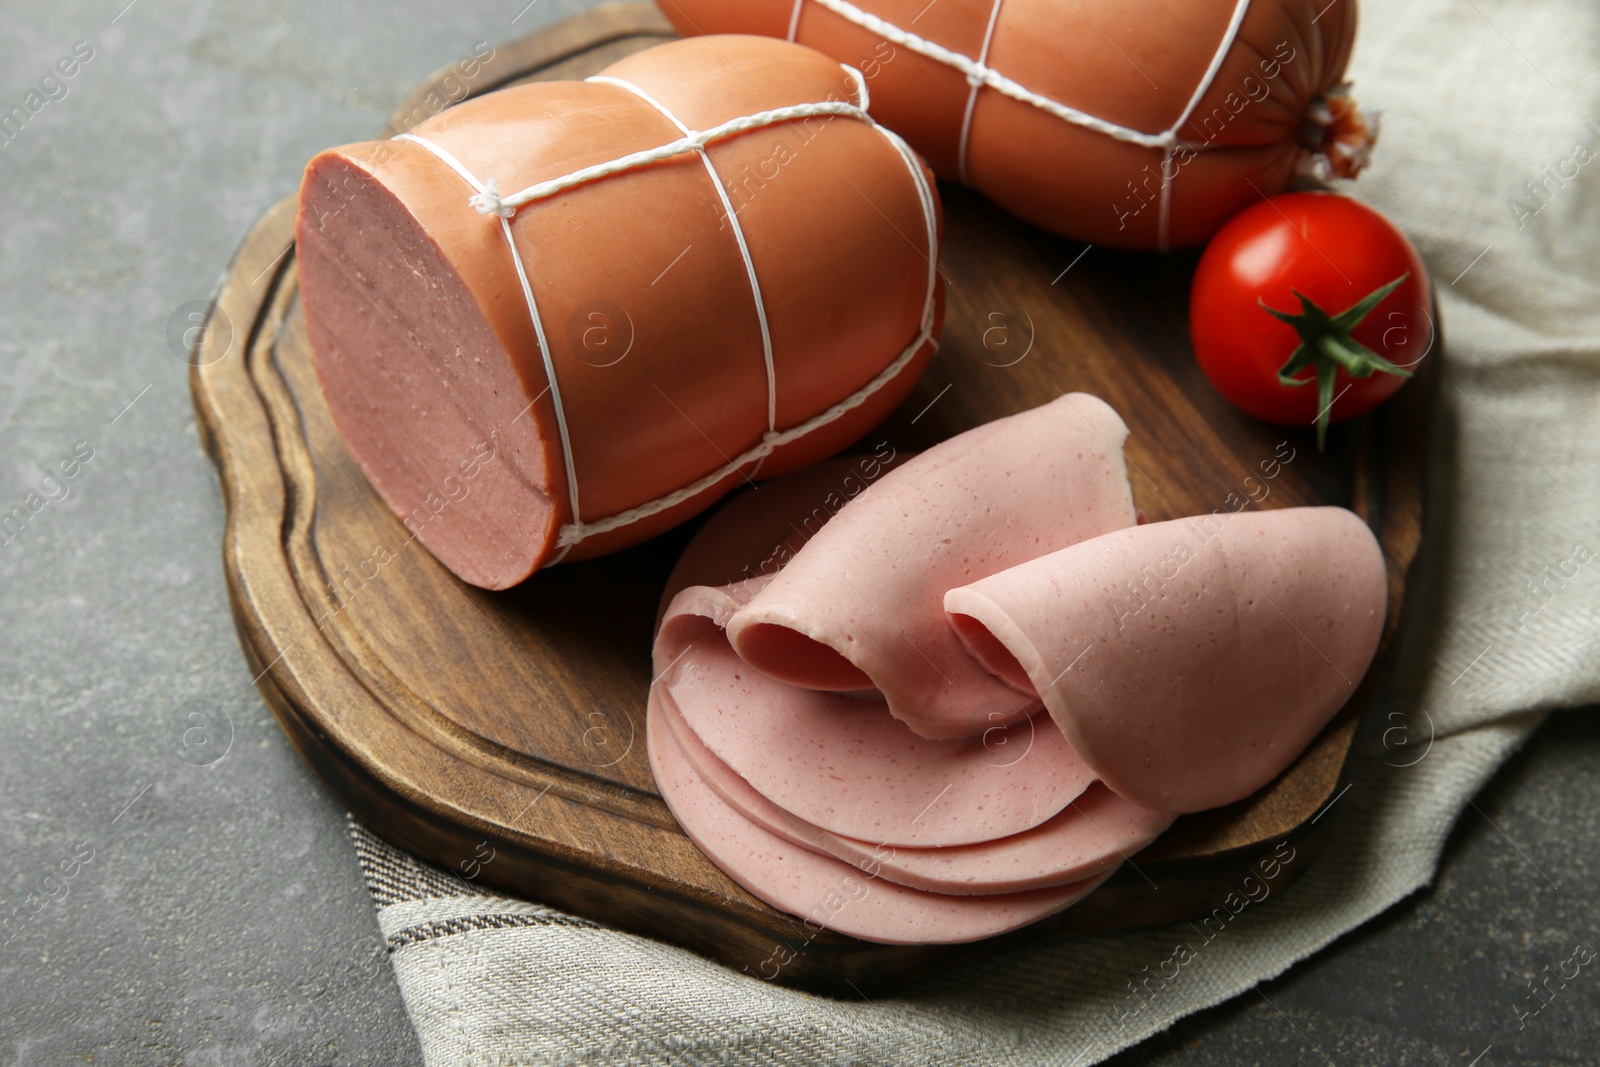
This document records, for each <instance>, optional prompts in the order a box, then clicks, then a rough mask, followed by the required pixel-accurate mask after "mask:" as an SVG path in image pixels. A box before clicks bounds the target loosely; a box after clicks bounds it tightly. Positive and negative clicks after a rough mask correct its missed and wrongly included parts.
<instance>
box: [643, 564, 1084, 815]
mask: <svg viewBox="0 0 1600 1067" xmlns="http://www.w3.org/2000/svg"><path fill="white" fill-rule="evenodd" d="M775 580H776V579H765V578H756V579H750V580H748V581H746V582H743V583H739V584H736V585H734V586H728V587H723V588H721V589H709V588H707V587H704V586H693V587H691V588H689V589H685V590H684V591H683V592H681V593H679V594H678V595H677V596H676V597H674V598H673V601H672V604H671V605H670V606H669V607H668V609H667V615H666V618H665V620H664V621H663V622H662V624H661V630H660V632H659V633H658V635H657V638H656V644H655V672H656V680H655V682H654V683H653V687H665V689H666V690H667V692H668V693H670V694H671V696H672V699H673V702H674V703H675V705H676V706H677V709H678V711H679V712H680V713H681V715H682V716H683V719H684V721H685V722H686V723H687V724H688V726H689V728H690V729H692V730H693V731H694V733H695V734H696V735H697V736H698V737H699V738H700V739H701V740H702V741H704V742H705V744H706V746H707V747H708V748H709V749H711V751H712V752H714V753H715V754H716V756H717V758H718V759H720V760H722V761H723V762H724V763H726V764H727V765H728V766H729V767H731V768H732V769H733V770H734V771H735V772H736V773H737V774H739V775H740V776H741V777H743V778H744V779H745V780H746V781H747V782H749V783H750V785H751V786H753V787H754V788H755V789H756V790H757V791H758V792H759V793H761V795H763V796H764V797H766V798H767V799H768V800H770V801H772V802H773V803H774V804H776V805H778V806H779V807H781V808H784V809H785V810H787V811H789V812H792V813H793V814H795V815H797V816H799V817H800V818H802V819H804V820H806V821H807V822H810V823H813V824H815V825H817V826H820V827H822V828H824V829H827V830H830V831H832V832H834V833H836V834H841V835H843V836H846V837H853V838H857V839H859V840H862V841H872V842H876V843H882V844H889V845H895V846H902V845H904V846H913V847H943V846H949V845H967V844H973V843H976V842H980V841H988V840H991V839H993V838H997V837H1006V836H1009V835H1011V834H1015V833H1021V832H1022V831H1024V830H1028V829H1031V828H1032V827H1035V826H1038V825H1039V824H1040V823H1042V822H1045V821H1046V820H1047V819H1049V818H1051V817H1052V816H1053V815H1055V814H1056V813H1057V812H1059V811H1061V809H1062V808H1064V807H1066V806H1067V805H1068V804H1069V803H1071V802H1072V801H1073V800H1074V799H1076V798H1077V797H1078V796H1080V795H1081V794H1082V793H1083V791H1084V790H1085V789H1087V788H1088V786H1089V783H1090V782H1091V781H1092V780H1093V778H1094V776H1093V774H1091V773H1090V771H1089V769H1088V767H1087V766H1085V765H1084V762H1083V761H1082V760H1081V759H1079V758H1078V756H1077V755H1076V754H1075V753H1074V752H1073V751H1072V748H1071V746H1069V745H1068V744H1067V742H1066V739H1065V738H1064V737H1063V736H1062V735H1061V733H1060V731H1058V730H1056V729H1054V728H1051V727H1048V726H1046V725H1042V724H1041V725H1040V726H1036V725H1035V724H1034V722H1033V721H1031V720H1028V721H1023V722H1021V723H1016V724H1013V725H1010V726H1000V725H994V726H991V728H990V729H989V730H988V731H986V732H985V733H984V734H982V735H979V736H975V737H971V738H964V739H957V740H945V741H938V740H929V739H927V738H923V737H918V736H917V735H916V734H914V733H912V732H911V730H909V729H908V728H907V727H906V725H905V724H904V723H901V722H898V721H897V720H895V719H894V718H893V717H892V716H890V715H889V714H888V712H887V710H886V709H885V707H884V705H883V703H882V702H881V701H878V700H874V699H862V698H857V697H853V696H846V695H843V694H839V693H826V692H820V691H817V690H812V689H802V688H800V687H798V686H793V685H789V684H788V683H786V682H783V681H780V680H778V679H776V678H773V677H770V676H769V675H766V674H763V673H762V672H761V671H759V670H756V669H753V668H752V667H751V666H750V665H749V664H747V663H745V662H744V661H743V660H741V659H740V658H739V656H738V655H737V654H736V653H735V652H734V651H733V649H732V648H730V647H729V645H728V641H727V637H726V635H725V634H724V632H723V631H722V629H721V628H720V623H721V621H722V620H725V619H727V618H729V617H731V616H732V615H733V614H734V613H735V612H737V611H738V610H740V607H741V603H742V601H743V600H744V598H745V597H747V596H750V594H751V591H752V590H756V592H755V593H754V595H755V597H759V596H760V593H761V591H764V590H762V589H761V586H762V583H763V582H766V583H768V584H770V582H771V581H775ZM752 602H753V601H752ZM1019 752H1021V753H1023V754H1022V755H1021V756H1020V757H1019V756H1018V755H1017V754H1018V753H1019Z"/></svg>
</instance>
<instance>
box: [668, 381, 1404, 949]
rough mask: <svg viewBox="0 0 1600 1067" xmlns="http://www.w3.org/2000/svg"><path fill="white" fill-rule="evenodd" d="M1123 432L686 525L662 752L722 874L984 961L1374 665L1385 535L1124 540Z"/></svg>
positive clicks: (1326, 515) (1268, 768)
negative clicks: (697, 526) (981, 947)
mask: <svg viewBox="0 0 1600 1067" xmlns="http://www.w3.org/2000/svg"><path fill="white" fill-rule="evenodd" d="M1127 434H1128V430H1127V427H1126V425H1124V423H1123V422H1122V420H1121V418H1119V417H1118V415H1117V414H1116V412H1115V411H1113V410H1112V409H1111V408H1110V407H1109V406H1108V405H1107V404H1105V403H1104V402H1103V401H1101V400H1099V399H1097V398H1095V397H1092V396H1087V395H1084V394H1078V393H1074V394H1068V395H1065V396H1062V397H1060V398H1059V399H1057V400H1054V401H1052V402H1051V403H1048V404H1045V405H1043V406H1041V407H1038V408H1034V409H1032V410H1030V411H1025V412H1023V413H1021V414H1018V415H1013V416H1011V417H1009V418H1004V419H1000V420H998V421H995V422H991V423H987V424H985V425H983V426H980V427H978V428H977V429H974V430H971V431H969V432H967V433H964V434H961V435H959V436H957V437H954V438H951V439H950V440H948V441H945V442H944V443H942V444H940V445H938V446H936V447H934V448H932V449H930V450H928V451H927V452H923V453H920V454H918V455H916V456H913V457H911V458H909V459H906V460H904V461H902V462H899V463H894V462H893V461H892V460H891V459H888V458H885V457H882V456H881V455H880V456H879V457H874V458H872V459H869V460H837V461H834V462H831V463H828V464H823V465H821V466H819V467H814V468H811V469H810V470H807V471H804V472H801V473H800V474H796V475H792V476H789V477H787V478H783V479H779V480H776V481H773V482H769V483H764V484H763V485H762V486H761V487H760V488H759V489H755V490H751V491H748V492H746V493H745V494H744V495H743V496H741V497H738V498H736V499H735V500H733V501H732V502H731V503H730V504H729V505H728V506H727V507H725V508H723V509H722V510H721V511H720V512H719V513H718V514H717V515H716V516H715V517H714V518H713V519H712V520H711V521H710V522H709V523H708V524H707V525H706V526H705V527H704V528H703V529H702V531H701V532H700V533H699V534H698V535H697V536H696V538H695V540H694V541H693V542H691V544H690V546H689V548H688V549H687V550H686V552H685V554H684V556H683V558H682V559H681V560H680V561H679V563H678V566H677V568H676V570H675V571H674V573H673V576H672V578H671V580H670V581H669V584H668V588H667V591H666V594H665V598H664V607H663V610H662V617H661V621H660V624H659V626H658V629H657V633H656V640H655V646H654V657H655V676H656V680H655V682H654V683H653V684H652V686H651V689H650V705H649V730H648V736H649V749H650V761H651V767H652V768H653V770H654V772H655V776H656V780H657V783H658V784H659V786H660V788H661V792H662V795H663V797H665V799H666V801H667V804H668V805H669V806H670V807H671V809H672V812H673V814H674V816H675V817H676V818H677V820H678V822H679V823H680V824H681V825H682V827H683V829H684V830H685V832H687V833H688V835H689V836H690V837H691V838H692V839H693V840H694V841H695V843H696V844H697V845H698V846H699V847H700V848H701V849H702V850H703V851H704V852H705V853H706V854H707V855H708V856H709V857H710V858H711V859H712V861H713V862H715V863H716V864H717V865H718V866H719V867H721V868H722V869H723V870H724V871H726V872H727V873H728V874H729V875H730V876H731V877H732V878H733V879H734V880H736V881H737V882H739V883H740V884H741V885H743V886H744V887H745V888H746V889H748V890H749V891H750V892H751V893H753V894H755V895H756V896H757V897H760V898H761V899H762V900H765V901H766V902H768V903H769V904H771V905H773V906H774V907H776V908H779V909H781V910H783V911H786V912H790V913H792V914H795V915H799V916H802V917H804V918H807V919H809V920H811V921H812V922H815V923H817V924H818V925H820V926H824V927H827V928H829V929H832V930H835V931H837V932H840V933H844V934H848V935H851V936H855V937H859V938H864V939H866V940H871V941H880V942H887V943H897V944H920V943H936V942H958V941H971V940H976V939H978V938H983V937H988V936H991V935H994V934H998V933H1002V932H1004V931H1006V930H1011V929H1015V928H1016V927H1019V926H1023V925H1025V924H1027V923H1030V922H1033V921H1035V920H1037V919H1039V918H1041V917H1043V916H1045V915H1048V914H1051V913H1053V912H1056V911H1059V910H1061V909H1063V908H1066V907H1068V906H1070V905H1071V904H1073V903H1075V902H1077V901H1079V900H1081V899H1083V897H1084V896H1086V895H1087V894H1089V893H1090V892H1092V891H1093V890H1094V889H1095V888H1096V887H1097V886H1098V885H1099V884H1100V883H1102V882H1103V881H1105V880H1106V879H1107V878H1109V877H1110V876H1111V874H1112V873H1113V872H1114V871H1115V870H1116V869H1117V867H1118V866H1119V865H1120V864H1121V863H1122V862H1123V861H1124V860H1126V859H1127V858H1128V857H1129V856H1131V855H1132V854H1133V853H1135V852H1137V851H1138V850H1139V849H1141V848H1143V847H1145V846H1146V845H1148V844H1149V843H1150V842H1151V841H1153V840H1154V839H1155V838H1156V837H1157V836H1158V835H1159V834H1160V833H1161V832H1162V831H1163V830H1165V829H1166V828H1167V826H1168V825H1170V824H1171V822H1172V820H1173V819H1174V818H1175V817H1176V816H1178V815H1179V814H1182V813H1185V812H1191V811H1199V810H1202V809H1205V808H1211V807H1217V806H1220V805H1223V804H1228V803H1231V802H1233V801H1235V800H1238V799H1241V798H1243V797H1245V796H1248V795H1249V794H1250V793H1252V792H1254V791H1255V790H1256V789H1258V788H1260V787H1261V786H1263V785H1265V784H1266V783H1267V782H1269V781H1271V780H1272V779H1273V778H1274V777H1276V776H1277V775H1278V774H1279V773H1280V772H1282V771H1283V770H1284V769H1285V768H1286V767H1288V766H1289V764H1290V763H1291V762H1293V760H1294V758H1295V757H1296V756H1297V755H1298V754H1299V753H1300V752H1301V751H1302V750H1303V749H1304V748H1305V747H1306V745H1307V744H1309V743H1310V741H1311V740H1312V738H1314V737H1315V736H1316V734H1317V733H1318V731H1320V730H1321V729H1322V727H1323V725H1324V724H1326V722H1327V721H1328V720H1329V719H1330V718H1331V717H1332V716H1333V715H1334V713H1335V712H1337V711H1338V709H1339V708H1340V707H1341V706H1342V705H1343V704H1344V702H1345V701H1346V700H1347V699H1349V697H1350V696H1351V694H1352V693H1353V692H1354V689H1355V686H1356V684H1357V683H1359V681H1360V680H1361V677H1362V675H1363V674H1364V673H1365V672H1366V670H1367V668H1368V666H1369V665H1370V663H1371V661H1372V657H1373V655H1374V653H1375V651H1376V649H1377V645H1378V640H1379V637H1380V634H1381V632H1382V628H1383V621H1384V613H1385V606H1386V582H1385V572H1384V563H1383V558H1382V554H1381V552H1380V550H1379V548H1378V545H1377V542H1376V541H1375V539H1374V538H1373V536H1372V534H1371V532H1370V531H1369V530H1368V529H1367V527H1366V525H1365V524H1364V523H1363V522H1362V521H1361V520H1360V519H1359V518H1357V517H1356V516H1355V515H1353V514H1352V513H1350V512H1348V511H1346V510H1344V509H1342V508H1323V507H1318V508H1285V509H1278V510H1273V511H1265V512H1238V513H1235V512H1230V511H1220V512H1216V513H1212V514H1210V515H1206V516H1197V517H1194V518H1187V519H1178V520H1173V521H1170V522H1158V523H1141V522H1140V521H1139V518H1138V512H1137V511H1136V509H1135V506H1134V502H1133V494H1132V491H1131V489H1130V486H1129V482H1128V476H1127V468H1126V463H1125V461H1124V459H1123V443H1124V441H1125V440H1126V438H1127ZM869 482H870V484H868V483H869Z"/></svg>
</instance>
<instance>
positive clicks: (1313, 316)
mask: <svg viewBox="0 0 1600 1067" xmlns="http://www.w3.org/2000/svg"><path fill="white" fill-rule="evenodd" d="M1409 277H1411V274H1410V272H1409V271H1408V272H1407V273H1405V274H1402V275H1400V277H1398V278H1396V279H1395V280H1394V281H1392V282H1390V283H1389V284H1388V285H1381V286H1379V287H1378V288H1376V289H1374V290H1373V291H1372V292H1370V293H1368V294H1367V295H1366V296H1364V297H1362V298H1361V299H1360V300H1358V301H1356V302H1355V303H1354V304H1351V305H1350V306H1349V307H1347V308H1345V309H1344V310H1343V311H1341V312H1339V313H1338V314H1337V315H1330V314H1328V313H1327V312H1326V311H1324V310H1322V308H1320V307H1318V306H1317V305H1316V303H1315V302H1313V301H1312V299H1311V298H1310V297H1308V296H1306V295H1305V294H1304V293H1301V292H1299V291H1297V290H1290V292H1293V293H1294V295H1295V297H1296V298H1297V299H1299V301H1300V311H1299V313H1298V314H1296V313H1294V312H1292V311H1279V310H1278V309H1277V308H1275V307H1271V306H1269V305H1268V304H1267V302H1266V301H1265V300H1259V299H1258V300H1257V301H1256V302H1257V303H1259V304H1260V305H1261V309H1262V310H1263V311H1265V312H1266V313H1267V314H1269V315H1271V316H1272V317H1273V318H1275V319H1277V320H1278V321H1280V322H1285V323H1288V324H1289V325H1290V326H1293V327H1294V331H1295V333H1297V334H1299V335H1300V344H1299V346H1298V347H1296V348H1295V350H1294V351H1293V352H1291V353H1290V354H1289V359H1288V360H1287V362H1285V363H1284V365H1283V366H1282V367H1279V368H1278V383H1279V384H1280V385H1310V384H1311V383H1312V382H1316V383H1317V420H1316V421H1317V451H1319V452H1320V451H1322V448H1323V444H1324V443H1325V442H1326V440H1327V437H1328V422H1329V421H1330V415H1331V413H1332V411H1333V403H1334V401H1335V400H1337V399H1339V398H1338V397H1337V396H1335V395H1334V392H1333V386H1334V383H1335V381H1336V380H1337V378H1338V373H1339V371H1340V370H1343V371H1344V372H1345V373H1346V374H1348V375H1350V376H1351V377H1352V378H1370V377H1372V375H1373V373H1374V372H1376V371H1382V372H1383V373H1385V374H1395V375H1399V376H1400V377H1402V378H1409V377H1411V372H1410V371H1408V370H1406V369H1405V368H1404V367H1400V366H1396V365H1395V364H1393V363H1391V362H1389V361H1388V360H1387V359H1384V358H1383V357H1382V356H1380V355H1378V353H1376V352H1374V351H1373V350H1372V349H1370V348H1368V347H1367V346H1366V345H1364V344H1362V343H1361V342H1360V341H1357V340H1356V339H1355V338H1354V337H1353V336H1352V335H1351V331H1352V330H1354V329H1355V328H1356V327H1357V326H1359V325H1360V324H1361V321H1362V320H1363V319H1365V318H1366V317H1367V316H1368V315H1370V314H1371V313H1372V309H1373V308H1375V307H1377V306H1378V305H1379V304H1381V303H1382V302H1383V299H1384V297H1386V296H1388V295H1389V294H1390V293H1392V292H1394V291H1395V290H1396V289H1397V288H1399V286H1400V284H1401V283H1402V282H1404V281H1405V280H1406V279H1407V278H1409ZM1306 370H1310V371H1311V372H1312V373H1311V375H1310V376H1308V377H1301V376H1300V374H1301V372H1302V371H1306ZM1345 388H1347V389H1348V388H1349V386H1346V387H1345ZM1341 395H1342V394H1341Z"/></svg>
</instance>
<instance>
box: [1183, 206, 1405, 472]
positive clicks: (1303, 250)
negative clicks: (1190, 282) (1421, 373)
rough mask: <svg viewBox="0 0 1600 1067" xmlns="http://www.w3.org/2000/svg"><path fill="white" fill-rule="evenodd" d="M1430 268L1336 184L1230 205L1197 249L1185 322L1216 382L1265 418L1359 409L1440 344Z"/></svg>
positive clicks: (1338, 414) (1326, 415) (1295, 420)
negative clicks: (1238, 207) (1234, 209)
mask: <svg viewBox="0 0 1600 1067" xmlns="http://www.w3.org/2000/svg"><path fill="white" fill-rule="evenodd" d="M1431 294H1432V291H1431V288H1430V286H1429V284H1428V274H1427V269H1426V268H1425V267H1424V266H1423V264H1422V257H1421V256H1419V255H1418V254H1417V250H1416V248H1414V247H1413V246H1412V244H1411V242H1410V241H1408V240H1407V239H1406V236H1405V234H1403V233H1401V232H1400V231H1399V230H1398V229H1396V228H1395V227H1394V225H1393V224H1392V223H1390V222H1389V220H1388V219H1386V218H1384V217H1383V216H1382V215H1380V214H1378V213H1377V212H1376V211H1374V210H1372V209H1371V208H1369V207H1367V206H1366V205H1364V204H1362V203H1359V202H1358V201H1355V200H1351V199H1350V198H1348V197H1344V196H1339V195H1337V194H1334V193H1320V192H1319V193H1286V194H1284V195H1282V196H1275V197H1272V198H1270V199H1267V200H1263V201H1261V202H1259V203H1256V204H1252V205H1251V206H1250V207H1248V208H1246V209H1245V210H1243V211H1241V212H1240V213H1239V214H1238V215H1235V216H1234V217H1233V218H1232V219H1230V220H1229V221H1228V223H1227V224H1226V225H1225V226H1223V227H1222V229H1220V230H1218V231H1217V233H1216V235H1215V236H1213V237H1212V238H1211V242H1210V244H1208V245H1207V246H1206V250H1205V254H1204V255H1202V256H1201V257H1200V265H1199V267H1198V268H1197V269H1196V271H1195V276H1194V286H1193V288H1192V289H1191V290H1190V297H1189V334H1190V337H1191V338H1192V339H1193V341H1194V352H1195V357H1196V358H1197V359H1198V360H1199V363H1200V369H1201V370H1203V371H1204V372H1205V375H1206V377H1207V378H1209V379H1210V380H1211V384H1213V385H1215V386H1216V387H1217V390H1218V391H1219V392H1221V393H1222V395H1223V396H1225V397H1227V398H1228V399H1229V400H1230V401H1232V402H1233V403H1234V404H1235V405H1236V406H1238V407H1239V408H1241V409H1243V410H1244V411H1246V412H1248V413H1249V414H1251V415H1254V416H1255V417H1256V418H1259V419H1264V420H1266V421H1268V422H1275V423H1282V424H1286V425H1289V424H1299V425H1304V426H1309V425H1312V424H1313V423H1315V424H1316V426H1317V440H1318V444H1319V446H1320V444H1321V443H1322V438H1323V435H1324V433H1325V432H1326V430H1327V424H1328V423H1329V422H1338V421H1340V420H1341V419H1348V418H1351V417H1352V416H1355V415H1359V414H1361V413H1362V412H1364V411H1368V410H1370V409H1371V408H1373V407H1375V406H1377V405H1378V404H1380V403H1382V402H1383V401H1384V400H1386V399H1388V397H1390V396H1391V395H1393V394H1394V392H1395V390H1397V389H1399V388H1400V386H1401V385H1403V384H1405V380H1406V378H1407V377H1409V376H1410V372H1411V371H1412V370H1413V369H1415V367H1416V366H1417V365H1418V364H1419V363H1420V362H1421V361H1422V359H1423V357H1424V356H1426V355H1427V354H1428V351H1429V350H1430V349H1431V348H1432V346H1433V340H1434V324H1433V315H1432V306H1431V305H1432V295H1431Z"/></svg>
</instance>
